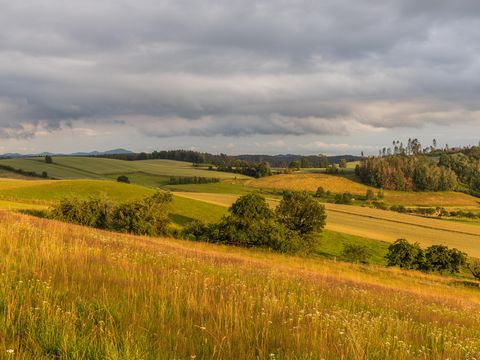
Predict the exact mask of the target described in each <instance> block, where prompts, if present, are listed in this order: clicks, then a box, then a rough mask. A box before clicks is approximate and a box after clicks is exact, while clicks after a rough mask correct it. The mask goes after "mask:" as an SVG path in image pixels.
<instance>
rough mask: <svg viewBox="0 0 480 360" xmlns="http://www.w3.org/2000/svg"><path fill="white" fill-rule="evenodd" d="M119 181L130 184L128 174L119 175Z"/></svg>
mask: <svg viewBox="0 0 480 360" xmlns="http://www.w3.org/2000/svg"><path fill="white" fill-rule="evenodd" d="M117 181H118V182H120V183H125V184H130V179H129V178H128V176H125V175H120V176H119V177H117Z"/></svg>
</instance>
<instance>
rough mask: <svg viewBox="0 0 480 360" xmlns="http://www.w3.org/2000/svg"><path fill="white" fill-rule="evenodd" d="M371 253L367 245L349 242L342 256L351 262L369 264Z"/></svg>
mask: <svg viewBox="0 0 480 360" xmlns="http://www.w3.org/2000/svg"><path fill="white" fill-rule="evenodd" d="M370 256H371V254H370V252H369V250H368V248H367V247H366V246H363V245H355V244H347V245H345V247H344V249H343V252H342V257H343V258H344V259H345V260H347V261H350V262H355V263H362V264H368V260H369V258H370Z"/></svg>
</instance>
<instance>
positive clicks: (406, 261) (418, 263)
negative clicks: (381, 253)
mask: <svg viewBox="0 0 480 360" xmlns="http://www.w3.org/2000/svg"><path fill="white" fill-rule="evenodd" d="M423 256H424V255H423V251H422V249H420V246H419V245H418V243H415V244H410V243H409V242H408V241H407V240H405V239H398V240H397V241H395V242H394V243H393V244H391V245H390V246H389V247H388V253H387V255H385V258H386V259H387V266H399V267H400V268H402V269H421V268H422V267H423Z"/></svg>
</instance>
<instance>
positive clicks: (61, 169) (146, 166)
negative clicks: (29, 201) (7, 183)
mask: <svg viewBox="0 0 480 360" xmlns="http://www.w3.org/2000/svg"><path fill="white" fill-rule="evenodd" d="M53 161H54V162H53V164H47V163H45V161H44V159H43V158H26V159H25V158H22V159H6V160H0V164H3V165H9V166H12V167H14V168H16V169H23V170H27V171H35V172H37V173H39V174H41V173H42V172H43V171H46V172H47V173H48V175H49V176H50V177H53V178H57V179H116V177H117V176H118V175H127V176H129V177H130V178H131V180H132V181H133V182H136V183H138V184H140V185H146V186H152V187H156V186H159V185H161V184H165V183H167V182H168V179H169V178H170V177H171V176H204V177H217V178H220V179H234V178H235V177H236V178H243V179H246V178H247V177H245V176H242V175H238V174H231V173H226V172H217V171H209V170H206V169H200V168H195V167H193V166H192V164H190V163H187V162H181V161H173V160H144V161H122V160H115V159H103V158H93V157H73V156H55V157H54V158H53Z"/></svg>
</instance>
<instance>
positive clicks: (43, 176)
mask: <svg viewBox="0 0 480 360" xmlns="http://www.w3.org/2000/svg"><path fill="white" fill-rule="evenodd" d="M42 178H45V179H46V178H48V173H47V172H46V171H42Z"/></svg>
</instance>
